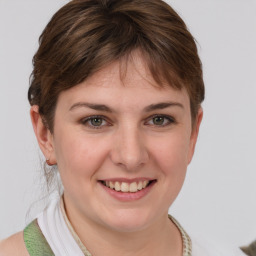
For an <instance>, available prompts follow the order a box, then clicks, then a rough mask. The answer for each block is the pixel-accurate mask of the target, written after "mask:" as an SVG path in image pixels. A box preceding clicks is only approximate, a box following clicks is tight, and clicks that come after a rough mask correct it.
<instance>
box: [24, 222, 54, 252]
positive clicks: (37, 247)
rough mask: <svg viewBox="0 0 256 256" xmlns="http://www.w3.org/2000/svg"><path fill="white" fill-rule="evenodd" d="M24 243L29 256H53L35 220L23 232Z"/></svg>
mask: <svg viewBox="0 0 256 256" xmlns="http://www.w3.org/2000/svg"><path fill="white" fill-rule="evenodd" d="M23 235H24V242H25V245H26V248H27V250H28V253H29V255H30V256H54V253H53V251H52V249H51V247H50V246H49V244H48V242H47V241H46V239H45V237H44V235H43V233H42V231H41V230H40V227H39V226H38V223H37V220H34V221H32V222H31V223H30V224H29V225H28V226H27V227H26V228H25V229H24V231H23Z"/></svg>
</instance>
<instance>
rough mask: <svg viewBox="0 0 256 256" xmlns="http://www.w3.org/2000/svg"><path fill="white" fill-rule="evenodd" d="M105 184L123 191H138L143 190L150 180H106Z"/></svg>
mask: <svg viewBox="0 0 256 256" xmlns="http://www.w3.org/2000/svg"><path fill="white" fill-rule="evenodd" d="M103 183H104V185H105V186H107V187H109V188H111V189H114V190H116V191H122V192H137V191H139V190H142V189H143V188H145V187H146V186H147V185H148V184H149V181H146V180H145V181H139V182H132V183H127V182H119V181H105V182H103Z"/></svg>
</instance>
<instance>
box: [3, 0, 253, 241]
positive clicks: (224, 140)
mask: <svg viewBox="0 0 256 256" xmlns="http://www.w3.org/2000/svg"><path fill="white" fill-rule="evenodd" d="M66 2H67V1H64V0H24V1H20V0H0V124H1V125H0V163H1V169H0V205H1V210H0V239H1V238H4V237H6V236H8V235H10V234H12V233H13V232H16V231H18V230H21V229H23V227H24V225H25V224H26V223H27V221H29V220H31V218H33V217H34V216H35V215H36V214H37V212H38V211H40V209H41V208H42V207H43V201H39V203H37V204H33V203H34V202H38V200H39V198H40V197H41V196H42V194H43V190H44V184H43V179H42V176H41V174H40V173H41V164H40V152H39V149H38V146H37V143H36V140H35V137H34V134H33V130H32V126H31V124H30V119H29V104H28V102H27V99H26V97H27V89H28V84H29V75H30V73H31V70H32V65H31V60H32V56H33V54H34V52H35V51H36V49H37V45H38V43H37V40H38V37H39V35H40V33H41V31H42V29H43V28H44V26H45V25H46V23H47V22H48V21H49V19H50V17H51V16H52V14H53V13H55V12H56V11H57V9H58V8H59V7H61V6H62V5H63V4H64V3H66ZM168 2H169V3H170V4H171V5H172V6H173V7H174V8H175V9H176V10H177V11H178V13H179V14H180V15H181V16H182V17H183V19H184V20H185V22H187V24H188V27H189V29H190V30H191V32H192V34H193V35H194V36H195V38H196V39H197V41H198V43H199V52H200V56H201V59H202V62H203V66H204V77H205V84H206V100H205V102H204V104H203V108H204V120H203V123H202V127H201V132H200V136H199V141H198V145H197V149H196V154H195V157H194V160H193V162H192V164H191V165H190V166H189V169H188V175H187V179H186V182H185V185H184V188H183V190H182V192H181V194H180V196H179V197H178V199H177V200H176V202H175V203H174V205H173V206H172V207H171V209H170V213H171V214H173V215H174V216H175V217H176V218H177V219H178V220H179V221H180V222H181V224H182V225H183V226H184V227H185V229H187V231H188V232H192V233H198V234H203V236H204V237H209V238H213V239H214V240H217V241H218V242H219V243H224V244H226V243H228V244H233V245H237V246H238V245H243V244H247V243H249V242H250V241H251V240H253V239H255V238H256V218H255V216H256V84H255V83H256V78H255V76H256V72H255V69H256V1H255V0H217V1H216V0H170V1H168ZM29 209H30V210H31V211H29V213H28V210H29ZM27 213H28V214H27Z"/></svg>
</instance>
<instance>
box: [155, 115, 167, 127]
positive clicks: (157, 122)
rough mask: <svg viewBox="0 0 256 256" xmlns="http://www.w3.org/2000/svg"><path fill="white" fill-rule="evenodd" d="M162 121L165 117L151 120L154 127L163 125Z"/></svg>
mask: <svg viewBox="0 0 256 256" xmlns="http://www.w3.org/2000/svg"><path fill="white" fill-rule="evenodd" d="M164 121H165V117H162V116H156V117H154V118H153V123H154V124H155V125H163V124H164Z"/></svg>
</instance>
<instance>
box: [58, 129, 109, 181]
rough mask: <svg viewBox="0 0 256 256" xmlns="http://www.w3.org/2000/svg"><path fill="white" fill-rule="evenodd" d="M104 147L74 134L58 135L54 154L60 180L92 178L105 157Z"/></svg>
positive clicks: (93, 140)
mask: <svg viewBox="0 0 256 256" xmlns="http://www.w3.org/2000/svg"><path fill="white" fill-rule="evenodd" d="M106 151H107V150H106V146H105V147H104V145H102V142H101V143H99V141H97V143H96V142H95V139H93V138H90V137H86V138H83V136H78V135H76V133H75V132H72V131H70V132H66V133H58V137H56V138H55V154H56V158H57V163H58V169H59V171H60V174H61V175H62V178H63V179H65V178H66V176H67V177H68V178H71V179H76V178H77V179H79V178H81V177H82V176H92V175H93V174H94V172H95V170H97V168H98V167H99V166H100V165H101V163H102V161H103V160H104V157H105V155H106Z"/></svg>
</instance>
